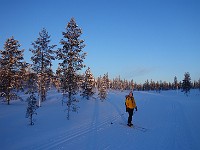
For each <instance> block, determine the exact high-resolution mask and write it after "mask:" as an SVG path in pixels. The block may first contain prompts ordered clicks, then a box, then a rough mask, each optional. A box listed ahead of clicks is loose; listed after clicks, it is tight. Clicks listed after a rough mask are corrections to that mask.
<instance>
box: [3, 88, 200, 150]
mask: <svg viewBox="0 0 200 150" xmlns="http://www.w3.org/2000/svg"><path fill="white" fill-rule="evenodd" d="M128 92H129V91H124V92H120V91H109V93H108V97H107V99H106V100H105V101H103V102H102V101H100V100H99V99H98V98H93V99H91V100H84V99H82V100H81V101H80V102H79V106H80V109H79V112H78V114H76V113H73V112H71V113H70V120H67V119H66V112H65V111H64V110H65V106H62V105H61V101H60V99H61V94H58V93H55V92H51V93H49V96H48V100H47V101H46V102H44V103H43V104H42V107H41V108H40V109H38V111H37V113H38V115H37V116H35V119H36V122H35V125H34V126H28V125H27V121H28V120H27V119H26V118H23V117H24V113H25V110H23V109H25V103H24V104H21V102H15V103H13V104H12V105H11V107H9V106H6V105H4V104H2V105H0V112H1V114H3V115H2V116H1V118H0V119H1V123H0V131H1V133H2V134H1V135H0V137H1V139H2V140H1V141H0V146H1V147H2V148H3V149H11V150H12V149H20V150H22V149H24V150H25V149H29V150H62V149H63V150H65V149H73V150H79V149H83V150H93V149H96V150H102V149H103V150H106V149H108V150H109V149H110V150H112V149H113V150H116V149H125V148H126V149H127V148H128V149H135V150H137V149H138V150H146V149H154V150H160V149H162V150H180V149H181V150H196V149H200V144H199V142H198V139H200V121H199V119H198V114H199V113H200V110H199V106H200V102H199V99H200V94H199V93H198V92H197V91H195V92H191V95H190V96H189V97H186V96H185V95H184V94H183V93H181V92H178V93H177V92H176V91H165V92H161V93H156V92H139V91H134V97H135V99H136V103H137V106H138V111H137V112H135V113H134V116H133V124H134V127H133V128H130V127H127V126H126V123H127V117H128V114H127V113H126V112H125V106H124V101H125V95H126V94H128ZM8 107H9V108H8ZM22 110H23V111H22ZM12 112H14V114H12ZM13 123H14V125H13ZM5 128H6V130H5ZM5 131H7V132H5ZM12 141H13V142H12Z"/></svg>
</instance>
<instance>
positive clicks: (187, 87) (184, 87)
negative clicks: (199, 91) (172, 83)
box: [182, 72, 191, 95]
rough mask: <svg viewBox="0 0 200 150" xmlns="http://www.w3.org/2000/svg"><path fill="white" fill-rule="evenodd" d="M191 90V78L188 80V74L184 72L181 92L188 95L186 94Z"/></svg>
mask: <svg viewBox="0 0 200 150" xmlns="http://www.w3.org/2000/svg"><path fill="white" fill-rule="evenodd" d="M190 88H191V78H190V73H189V72H186V73H185V74H184V79H183V82H182V90H183V92H185V94H186V95H188V92H190Z"/></svg>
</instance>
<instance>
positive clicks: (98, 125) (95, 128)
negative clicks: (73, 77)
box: [25, 104, 121, 150]
mask: <svg viewBox="0 0 200 150" xmlns="http://www.w3.org/2000/svg"><path fill="white" fill-rule="evenodd" d="M97 107H99V106H98V104H95V108H96V109H98V108H97ZM94 112H95V113H98V111H97V110H94ZM97 116H98V114H94V116H93V119H92V123H87V122H86V123H85V124H82V125H81V126H80V127H76V128H71V129H69V130H67V131H65V132H64V133H63V134H61V135H58V136H56V137H54V138H51V139H48V140H46V141H44V142H43V144H40V145H37V146H35V147H31V148H30V147H29V149H32V150H50V149H63V147H62V145H63V144H66V143H67V142H69V141H71V140H73V139H75V138H77V137H78V138H80V137H81V136H84V135H87V134H89V133H93V134H89V136H91V135H93V138H92V139H93V140H95V135H96V134H97V132H99V131H101V130H104V129H106V128H108V127H110V126H111V120H112V122H115V121H116V120H118V119H119V118H121V115H118V114H117V115H115V116H113V114H109V115H106V114H103V115H102V116H103V118H102V119H101V120H98V117H97ZM89 138H90V137H89ZM90 139H91V138H90ZM90 144H91V142H90ZM95 144H96V142H95V141H94V143H93V147H94V148H95V146H96V145H95ZM25 149H27V148H25Z"/></svg>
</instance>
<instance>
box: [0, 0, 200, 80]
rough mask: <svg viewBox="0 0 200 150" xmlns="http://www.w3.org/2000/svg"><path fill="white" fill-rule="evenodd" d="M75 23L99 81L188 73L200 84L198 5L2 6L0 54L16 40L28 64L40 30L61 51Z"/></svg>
mask: <svg viewBox="0 0 200 150" xmlns="http://www.w3.org/2000/svg"><path fill="white" fill-rule="evenodd" d="M72 17H74V18H75V20H76V22H77V24H78V25H79V27H80V28H82V30H83V34H82V36H81V39H84V40H85V44H86V47H85V48H84V49H83V51H84V52H87V57H86V59H85V61H84V62H85V64H86V65H87V66H88V67H90V68H91V71H92V73H93V74H94V76H95V77H98V76H100V75H103V74H105V73H107V72H108V74H109V77H110V78H114V77H118V76H119V75H120V76H121V78H125V79H128V80H131V79H133V80H134V81H136V82H137V83H144V82H145V81H146V80H147V79H149V80H151V79H152V80H154V81H160V80H162V81H167V82H168V81H169V82H173V80H174V77H175V76H177V78H178V81H180V80H182V79H183V78H184V73H185V72H189V73H190V76H191V78H192V81H193V80H198V79H199V78H200V62H199V59H200V0H75V1H74V0H0V49H3V45H4V43H5V41H6V39H7V38H9V37H11V36H14V37H15V39H16V40H18V41H19V43H20V44H21V45H22V46H21V48H22V49H25V53H24V54H25V55H24V58H25V60H26V61H27V62H30V57H31V55H32V54H31V52H29V48H32V46H31V43H32V42H33V41H35V40H36V38H37V37H38V33H39V32H40V31H41V29H42V28H43V27H45V28H46V29H47V31H48V32H49V34H50V35H51V44H57V45H58V46H57V48H60V47H61V45H60V44H59V41H60V40H61V39H62V38H63V36H62V32H63V31H65V27H66V25H67V23H68V22H69V20H70V19H71V18H72ZM57 64H58V62H57V61H55V62H54V63H53V65H54V66H53V67H54V69H55V68H57ZM85 69H86V68H85ZM85 69H83V70H85Z"/></svg>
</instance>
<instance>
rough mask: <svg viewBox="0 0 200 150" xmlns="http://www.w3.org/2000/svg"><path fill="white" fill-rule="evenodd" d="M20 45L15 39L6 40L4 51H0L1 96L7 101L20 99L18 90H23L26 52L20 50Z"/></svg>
mask: <svg viewBox="0 0 200 150" xmlns="http://www.w3.org/2000/svg"><path fill="white" fill-rule="evenodd" d="M19 47H20V44H19V42H18V41H17V40H15V39H14V37H11V38H9V39H7V40H6V42H5V44H4V50H1V51H0V54H1V58H0V64H1V65H0V67H1V68H0V70H1V71H0V94H1V98H3V99H4V100H5V101H7V103H8V105H9V104H10V100H12V99H19V98H20V97H19V96H18V95H17V91H18V90H22V89H23V77H24V73H25V68H26V65H27V64H26V63H25V62H24V61H23V60H24V58H23V52H24V50H19Z"/></svg>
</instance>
